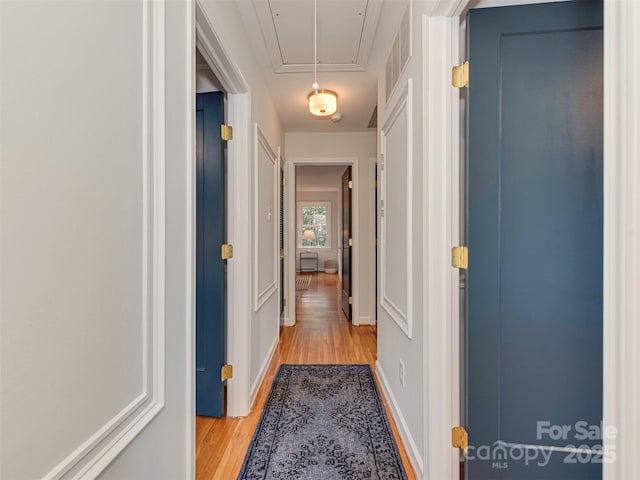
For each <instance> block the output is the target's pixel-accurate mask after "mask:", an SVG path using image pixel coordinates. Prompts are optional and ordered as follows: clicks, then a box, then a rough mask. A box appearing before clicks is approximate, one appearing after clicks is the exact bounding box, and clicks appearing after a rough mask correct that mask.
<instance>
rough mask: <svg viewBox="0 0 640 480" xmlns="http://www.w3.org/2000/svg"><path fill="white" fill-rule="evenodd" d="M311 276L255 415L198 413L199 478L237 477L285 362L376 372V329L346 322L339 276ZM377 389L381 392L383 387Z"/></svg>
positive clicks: (402, 452) (411, 476) (402, 451)
mask: <svg viewBox="0 0 640 480" xmlns="http://www.w3.org/2000/svg"><path fill="white" fill-rule="evenodd" d="M311 275H312V277H313V278H312V280H311V285H310V287H309V289H308V290H301V291H298V292H297V293H296V297H297V298H296V311H297V315H296V326H295V327H284V328H283V329H282V332H281V335H280V345H279V346H278V348H277V350H276V353H275V355H274V357H273V360H272V361H271V364H270V365H269V369H268V371H267V374H266V376H265V379H264V381H263V382H262V385H261V387H260V390H259V392H258V396H257V398H256V402H255V405H254V407H253V410H252V411H251V414H250V415H249V416H248V417H244V418H208V417H200V416H198V417H196V478H197V480H212V479H224V480H234V479H235V478H236V477H237V476H238V473H239V472H240V467H241V466H242V462H243V460H244V455H245V453H246V450H247V447H248V446H249V442H250V441H251V436H252V435H253V431H254V429H255V427H256V425H257V424H258V420H259V418H260V414H261V413H262V409H263V406H264V403H265V401H266V398H267V395H268V394H269V390H270V388H271V383H272V382H273V378H274V376H275V374H276V372H277V370H278V366H279V365H280V364H281V363H347V364H348V363H368V364H369V365H371V368H372V370H374V371H375V361H376V350H377V349H376V327H373V326H361V327H354V326H353V325H352V324H351V322H348V321H347V320H346V317H345V316H344V314H343V313H342V310H341V309H340V289H339V285H338V276H337V275H327V274H324V273H318V274H315V273H314V274H311ZM376 380H377V379H376ZM378 390H379V391H380V394H381V395H382V391H381V389H380V385H378ZM385 407H386V408H387V416H388V417H389V421H390V423H391V427H392V429H393V433H394V435H395V437H396V442H397V443H398V447H399V449H400V455H401V457H402V461H403V463H404V466H405V469H406V471H407V476H408V478H409V479H410V480H412V479H415V475H414V473H413V470H412V469H411V465H410V464H409V460H408V458H407V454H406V451H405V449H404V447H403V445H402V442H401V440H400V437H399V435H398V430H397V428H396V426H395V424H394V422H393V419H392V418H391V413H390V412H389V409H388V406H387V404H386V400H385ZM319 480H321V479H319Z"/></svg>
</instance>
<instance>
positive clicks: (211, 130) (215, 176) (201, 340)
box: [196, 92, 226, 417]
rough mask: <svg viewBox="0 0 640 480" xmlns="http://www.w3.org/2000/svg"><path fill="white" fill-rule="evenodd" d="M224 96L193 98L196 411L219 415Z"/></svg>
mask: <svg viewBox="0 0 640 480" xmlns="http://www.w3.org/2000/svg"><path fill="white" fill-rule="evenodd" d="M223 122H224V94H223V93H222V92H213V93H199V94H197V96H196V183H197V189H196V215H197V218H196V242H197V243H196V413H197V414H198V415H207V416H212V417H221V416H222V415H224V382H222V380H221V379H220V378H221V377H220V369H221V368H222V366H223V365H224V363H225V361H226V351H225V350H226V348H225V347H226V264H225V260H222V258H221V255H220V247H221V246H222V244H223V243H225V238H226V234H225V231H226V228H225V226H226V218H225V211H226V205H225V203H226V201H225V199H226V196H225V165H224V163H225V161H224V160H225V154H224V144H223V141H222V139H221V138H220V125H221V124H222V123H223Z"/></svg>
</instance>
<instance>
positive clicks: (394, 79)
mask: <svg viewBox="0 0 640 480" xmlns="http://www.w3.org/2000/svg"><path fill="white" fill-rule="evenodd" d="M409 58H411V3H409V4H407V7H406V10H405V12H404V15H403V17H402V22H401V23H400V28H399V29H398V32H397V33H396V36H395V39H394V40H393V46H392V48H391V52H389V56H388V57H387V63H386V66H385V99H386V101H389V98H391V95H392V94H393V91H394V90H395V87H396V85H397V84H398V80H399V79H400V75H401V74H402V71H403V70H404V67H405V66H406V65H407V63H408V62H409Z"/></svg>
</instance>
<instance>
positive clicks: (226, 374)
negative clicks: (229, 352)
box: [220, 363, 233, 382]
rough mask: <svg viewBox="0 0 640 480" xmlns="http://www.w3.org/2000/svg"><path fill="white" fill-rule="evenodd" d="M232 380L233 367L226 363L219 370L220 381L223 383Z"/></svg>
mask: <svg viewBox="0 0 640 480" xmlns="http://www.w3.org/2000/svg"><path fill="white" fill-rule="evenodd" d="M232 378H233V365H229V364H228V363H227V364H225V365H223V366H222V368H221V369H220V379H221V380H222V381H223V382H224V381H225V380H230V379H232Z"/></svg>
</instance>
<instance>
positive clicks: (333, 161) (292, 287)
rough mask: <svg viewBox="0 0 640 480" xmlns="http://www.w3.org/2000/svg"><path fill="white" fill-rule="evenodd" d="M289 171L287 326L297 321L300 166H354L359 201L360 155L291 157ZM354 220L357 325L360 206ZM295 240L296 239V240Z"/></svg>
mask: <svg viewBox="0 0 640 480" xmlns="http://www.w3.org/2000/svg"><path fill="white" fill-rule="evenodd" d="M287 163H288V166H287V170H286V176H287V188H288V191H287V199H286V201H287V208H286V210H287V213H288V216H287V222H288V224H287V232H288V244H287V246H286V248H285V250H286V255H287V257H288V258H289V261H288V262H286V267H285V269H286V275H287V279H288V282H289V283H288V289H287V298H288V299H289V300H288V301H287V308H286V310H285V326H287V327H292V326H294V325H295V324H296V301H295V298H296V282H295V276H296V262H295V258H296V257H295V255H296V248H297V247H296V242H295V238H296V216H297V209H295V208H291V206H292V205H293V204H295V199H296V165H350V166H351V176H352V178H353V189H352V190H351V198H352V199H353V202H357V201H358V198H360V197H359V195H360V185H359V183H360V182H359V181H358V179H359V178H360V174H359V169H358V158H357V157H326V158H316V157H313V158H290V159H289V160H288V161H287ZM351 210H352V214H353V216H352V221H353V224H352V225H351V228H352V230H353V235H352V238H353V249H352V250H351V270H352V277H351V278H352V283H351V291H352V295H353V304H352V310H351V317H352V322H353V324H354V325H359V323H358V322H359V320H360V316H359V315H360V305H359V302H360V299H359V296H358V288H359V287H358V286H359V285H360V270H359V269H360V248H359V242H360V234H359V232H360V230H359V229H360V214H359V211H358V210H359V209H358V208H352V209H351ZM292 239H293V241H292Z"/></svg>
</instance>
